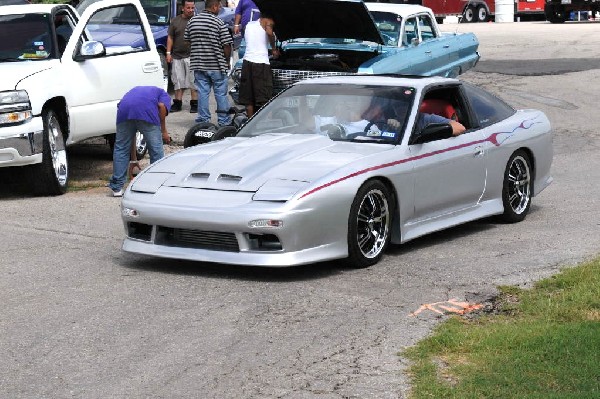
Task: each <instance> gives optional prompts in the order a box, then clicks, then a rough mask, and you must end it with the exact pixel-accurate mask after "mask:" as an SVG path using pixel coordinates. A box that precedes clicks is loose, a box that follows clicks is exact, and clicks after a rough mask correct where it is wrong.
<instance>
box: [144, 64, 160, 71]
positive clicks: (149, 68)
mask: <svg viewBox="0 0 600 399" xmlns="http://www.w3.org/2000/svg"><path fill="white" fill-rule="evenodd" d="M142 70H143V71H144V72H146V73H152V72H156V71H158V65H156V63H155V62H147V63H145V64H144V66H143V67H142Z"/></svg>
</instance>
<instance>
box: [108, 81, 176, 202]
mask: <svg viewBox="0 0 600 399" xmlns="http://www.w3.org/2000/svg"><path fill="white" fill-rule="evenodd" d="M170 104H171V97H170V96H169V94H168V93H167V92H166V91H164V90H163V89H161V88H159V87H155V86H136V87H134V88H133V89H131V90H130V91H128V92H127V93H125V95H124V96H123V98H122V99H121V101H120V102H119V104H117V134H116V137H115V148H114V150H113V175H112V177H111V178H110V182H109V184H108V186H109V187H110V189H111V190H112V195H113V196H114V197H121V196H123V191H124V189H123V186H124V185H125V180H126V178H127V171H128V166H129V165H130V164H133V165H135V164H137V159H136V155H135V147H134V144H135V135H136V133H137V132H138V131H139V132H140V133H142V134H143V135H144V138H145V139H146V143H147V145H148V152H149V153H150V163H154V162H156V161H158V160H159V159H161V158H162V157H163V156H164V150H163V143H165V144H169V143H170V141H171V138H170V137H169V133H168V132H167V127H166V123H165V118H166V116H167V115H168V113H169V111H170V108H171V105H170ZM138 167H139V165H138Z"/></svg>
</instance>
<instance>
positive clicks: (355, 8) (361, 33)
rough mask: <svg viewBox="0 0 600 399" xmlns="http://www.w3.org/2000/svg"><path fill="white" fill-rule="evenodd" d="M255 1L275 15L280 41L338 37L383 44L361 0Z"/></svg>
mask: <svg viewBox="0 0 600 399" xmlns="http://www.w3.org/2000/svg"><path fill="white" fill-rule="evenodd" d="M254 3H255V4H256V6H257V7H258V8H259V9H260V11H261V13H266V14H269V15H271V16H272V17H273V19H274V21H275V27H274V30H275V34H276V35H277V39H278V40H280V41H286V40H290V39H298V38H336V39H356V40H363V41H370V42H375V43H379V44H383V43H384V41H383V39H382V38H381V34H380V33H379V31H378V30H377V26H376V25H375V22H374V21H373V18H372V17H371V14H370V13H369V11H368V10H367V7H366V6H365V4H364V3H363V2H362V1H360V0H302V1H298V0H255V1H254Z"/></svg>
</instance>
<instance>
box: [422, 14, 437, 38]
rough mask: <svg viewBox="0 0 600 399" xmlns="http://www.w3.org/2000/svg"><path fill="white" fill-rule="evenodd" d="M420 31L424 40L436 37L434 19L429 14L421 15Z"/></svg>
mask: <svg viewBox="0 0 600 399" xmlns="http://www.w3.org/2000/svg"><path fill="white" fill-rule="evenodd" d="M419 31H420V33H421V40H423V41H427V40H431V39H434V38H435V37H436V36H435V29H434V24H433V21H432V20H431V18H430V17H429V16H428V15H420V16H419Z"/></svg>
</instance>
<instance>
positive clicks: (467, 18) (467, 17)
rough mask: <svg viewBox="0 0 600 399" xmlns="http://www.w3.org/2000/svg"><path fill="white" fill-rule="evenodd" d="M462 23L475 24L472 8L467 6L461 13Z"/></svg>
mask: <svg viewBox="0 0 600 399" xmlns="http://www.w3.org/2000/svg"><path fill="white" fill-rule="evenodd" d="M463 21H464V22H475V8H473V6H467V8H465V11H464V12H463Z"/></svg>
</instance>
